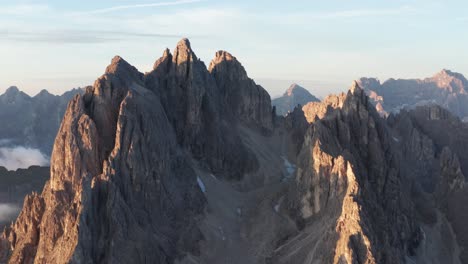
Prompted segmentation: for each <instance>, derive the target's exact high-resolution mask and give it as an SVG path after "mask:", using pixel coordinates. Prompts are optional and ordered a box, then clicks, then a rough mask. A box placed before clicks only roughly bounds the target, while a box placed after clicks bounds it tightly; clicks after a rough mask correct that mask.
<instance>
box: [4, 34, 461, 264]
mask: <svg viewBox="0 0 468 264" xmlns="http://www.w3.org/2000/svg"><path fill="white" fill-rule="evenodd" d="M442 127H445V128H447V127H450V128H453V129H456V128H457V129H460V130H461V132H460V135H461V134H465V132H464V129H465V127H464V124H463V123H461V121H460V120H459V119H458V118H456V117H453V116H452V115H451V114H450V113H449V112H448V111H446V110H444V109H443V108H440V107H431V108H417V109H415V110H412V111H402V112H401V113H400V114H399V115H390V116H389V117H388V118H387V119H383V118H381V117H380V116H379V114H378V112H377V110H376V109H375V107H374V106H373V104H372V102H371V99H370V98H369V97H368V96H367V95H366V93H365V91H364V90H363V89H361V88H360V86H359V85H358V84H357V83H353V86H352V87H351V89H350V90H349V91H348V93H346V94H340V95H333V96H329V97H327V98H326V99H325V100H324V101H323V102H320V103H318V102H312V103H309V104H307V105H306V106H304V107H302V108H301V107H295V108H294V110H293V111H292V112H290V113H289V114H288V115H286V116H277V115H276V114H275V111H274V110H272V108H271V102H270V97H269V96H268V94H267V93H266V92H265V91H264V90H263V89H262V88H261V87H260V86H257V85H256V84H255V83H254V82H253V81H252V80H250V79H249V78H248V77H247V75H246V73H245V70H244V69H243V67H242V66H241V64H240V63H239V62H238V61H237V60H236V59H235V57H233V56H232V55H230V54H229V53H227V52H224V51H220V52H217V53H216V55H215V59H214V60H213V62H212V63H211V64H210V67H209V68H208V69H207V68H206V67H205V65H204V64H203V62H201V61H200V60H199V59H198V58H197V57H196V55H195V53H194V52H193V50H192V49H191V47H190V42H189V41H188V40H187V39H183V40H181V41H180V42H179V43H178V44H177V47H176V48H175V49H174V51H173V52H172V53H171V52H170V51H169V50H166V51H164V53H163V56H162V57H161V58H160V59H158V60H157V61H156V63H155V64H154V68H153V70H152V71H151V72H148V73H146V74H142V73H140V72H138V70H137V69H135V68H134V67H133V66H131V65H130V64H129V63H127V62H126V61H125V60H123V59H122V58H120V57H115V58H114V59H113V60H112V63H111V65H109V66H108V67H107V69H106V72H105V74H104V75H103V76H101V77H100V78H99V79H98V80H97V81H96V82H95V84H94V86H93V87H89V88H88V89H87V90H86V93H85V94H84V95H76V96H75V97H74V98H73V99H72V101H71V102H70V103H69V105H68V108H67V111H66V113H65V116H64V119H63V121H62V124H61V127H60V131H59V133H58V136H57V137H56V140H55V144H54V149H53V154H52V161H51V168H50V171H51V176H50V180H49V181H48V182H47V183H46V185H45V187H44V190H43V191H42V193H40V194H38V193H33V194H31V195H29V196H27V197H26V199H25V201H24V206H23V210H22V211H21V213H20V215H19V217H18V219H17V220H16V221H15V222H14V223H13V224H12V225H11V226H10V227H8V228H6V229H5V231H4V232H3V234H2V236H1V237H0V262H8V263H181V264H188V263H249V264H250V263H252V264H253V263H339V264H343V263H408V262H409V263H428V262H432V263H464V262H466V252H465V251H464V248H468V246H467V244H466V241H468V239H467V237H466V235H467V234H468V232H467V230H466V224H465V223H466V217H465V215H466V214H465V213H460V212H458V211H463V212H465V211H466V210H465V211H464V209H466V204H467V203H466V198H467V197H468V195H467V193H468V192H467V191H466V190H467V189H466V184H465V178H464V177H465V176H464V175H466V174H465V171H464V170H465V168H464V166H465V165H464V161H465V160H464V157H465V156H464V155H465V150H464V149H463V148H461V147H458V148H457V145H462V144H463V140H464V138H463V137H462V136H460V139H455V137H454V139H451V136H450V135H448V134H447V133H449V132H448V130H447V129H445V130H444V129H441V128H442ZM444 133H445V134H444ZM466 134H468V132H467V133H466ZM454 136H456V137H458V136H459V135H454ZM457 199H459V200H458V202H455V201H457ZM454 233H456V234H457V235H456V236H455V235H454Z"/></svg>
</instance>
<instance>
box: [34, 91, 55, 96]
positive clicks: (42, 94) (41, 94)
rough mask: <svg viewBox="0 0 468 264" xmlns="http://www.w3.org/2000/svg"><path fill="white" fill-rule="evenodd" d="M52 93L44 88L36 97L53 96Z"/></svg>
mask: <svg viewBox="0 0 468 264" xmlns="http://www.w3.org/2000/svg"><path fill="white" fill-rule="evenodd" d="M51 95H52V94H51V93H49V91H47V90H46V89H42V90H41V91H40V92H39V93H38V94H36V96H34V97H45V96H51Z"/></svg>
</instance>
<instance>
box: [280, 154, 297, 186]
mask: <svg viewBox="0 0 468 264" xmlns="http://www.w3.org/2000/svg"><path fill="white" fill-rule="evenodd" d="M281 158H282V159H283V161H284V168H285V170H286V172H287V174H286V175H285V176H284V178H283V180H282V181H286V180H288V179H290V178H292V177H293V175H294V172H295V171H296V165H294V164H292V163H291V162H289V160H288V159H286V158H285V157H284V156H281Z"/></svg>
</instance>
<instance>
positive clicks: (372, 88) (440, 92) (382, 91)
mask: <svg viewBox="0 0 468 264" xmlns="http://www.w3.org/2000/svg"><path fill="white" fill-rule="evenodd" d="M359 85H361V86H362V87H363V88H364V89H365V90H366V93H367V94H368V95H369V97H370V98H371V99H372V101H373V103H374V104H375V105H376V108H377V110H378V111H379V112H380V113H381V115H387V114H388V113H390V112H397V111H399V110H400V109H402V108H408V107H409V108H413V107H415V106H418V105H425V104H430V103H435V104H438V105H441V106H443V107H445V108H446V109H448V110H450V111H451V112H452V113H453V114H455V115H457V116H458V117H460V118H462V119H468V92H467V91H468V81H467V79H466V78H465V77H464V76H463V75H462V74H460V73H456V72H452V71H449V70H442V71H440V72H438V73H437V74H435V75H434V76H433V77H430V78H425V79H423V80H420V79H409V80H404V79H398V80H395V79H389V80H387V81H385V82H384V83H380V81H379V80H378V79H375V78H361V79H360V81H359Z"/></svg>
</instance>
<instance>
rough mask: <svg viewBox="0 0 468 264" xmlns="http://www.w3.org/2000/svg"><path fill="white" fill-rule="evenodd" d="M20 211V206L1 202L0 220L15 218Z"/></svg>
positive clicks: (5, 220) (6, 220)
mask: <svg viewBox="0 0 468 264" xmlns="http://www.w3.org/2000/svg"><path fill="white" fill-rule="evenodd" d="M19 211H20V208H19V207H18V206H15V205H12V204H0V222H8V221H11V220H13V218H15V217H16V216H17V215H18V213H19Z"/></svg>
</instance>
